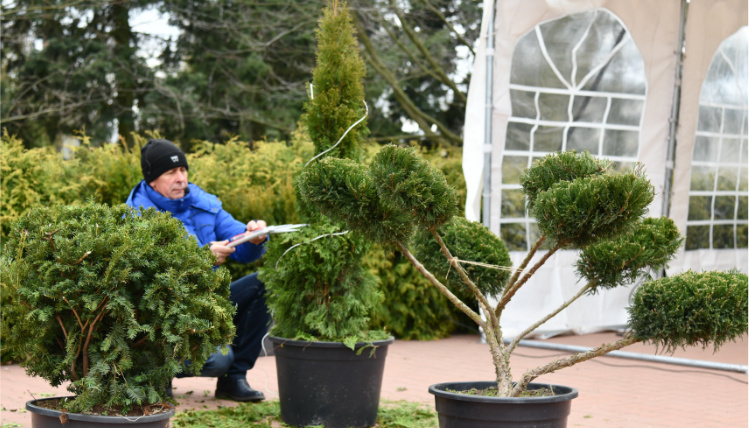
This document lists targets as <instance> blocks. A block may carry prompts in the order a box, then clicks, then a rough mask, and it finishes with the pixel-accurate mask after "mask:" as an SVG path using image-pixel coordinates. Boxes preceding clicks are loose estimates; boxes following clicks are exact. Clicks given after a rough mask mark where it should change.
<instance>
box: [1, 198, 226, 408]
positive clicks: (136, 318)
mask: <svg viewBox="0 0 749 428" xmlns="http://www.w3.org/2000/svg"><path fill="white" fill-rule="evenodd" d="M0 260H2V283H3V286H4V287H5V290H7V292H9V293H11V294H12V297H13V298H12V303H11V304H10V305H8V306H4V307H3V321H4V323H5V321H8V320H10V321H11V327H10V332H9V334H7V335H4V337H3V346H4V351H8V352H10V353H11V355H14V356H15V357H16V358H18V360H19V361H20V362H21V364H22V365H23V366H24V367H25V368H26V370H27V372H28V373H29V374H30V375H36V376H41V377H43V378H44V379H46V380H48V381H49V382H50V383H51V384H52V385H53V386H57V385H60V384H61V383H63V382H65V381H68V380H71V381H72V383H71V384H70V386H69V388H68V389H69V390H70V391H71V392H73V393H74V394H76V395H77V398H76V399H75V400H74V401H73V402H72V404H71V406H70V407H69V409H68V410H70V411H84V412H85V411H87V410H90V409H91V408H92V407H94V406H96V405H104V406H105V407H109V406H124V409H125V410H127V409H128V408H130V407H132V406H136V405H141V404H143V405H145V404H152V403H156V402H160V401H164V400H165V399H166V398H167V397H166V396H165V393H166V391H165V385H166V383H167V381H168V380H170V379H171V378H172V377H173V376H174V374H175V373H177V372H179V371H180V370H181V362H183V361H185V360H186V359H189V360H190V361H192V365H191V366H190V370H192V371H194V372H196V371H198V370H199V369H200V368H201V367H202V366H203V364H204V363H205V360H206V359H207V358H208V356H209V355H210V354H211V353H213V352H215V350H216V347H217V346H219V345H223V344H228V343H230V342H231V339H232V336H233V335H234V326H233V324H232V314H233V308H232V305H231V303H230V302H229V287H228V283H229V275H228V272H227V271H226V270H225V269H218V270H214V269H213V263H214V262H215V257H214V256H213V255H212V254H211V253H210V252H209V251H207V250H205V249H200V248H199V247H198V245H197V242H196V241H195V239H194V238H185V231H184V228H183V226H182V224H181V223H180V222H179V221H178V220H175V219H173V218H172V217H171V216H169V215H166V214H161V213H157V212H156V211H153V210H148V211H144V212H143V213H142V216H137V215H134V214H132V212H131V211H130V210H129V208H128V207H126V206H125V205H124V204H122V205H118V206H115V207H111V208H110V207H107V206H104V205H97V204H87V205H84V206H63V205H57V206H55V207H52V208H36V209H33V210H31V211H29V212H28V213H27V214H26V215H24V216H22V217H21V218H19V219H18V220H17V221H16V222H15V223H14V224H13V226H12V227H11V233H10V235H9V237H8V239H6V240H5V242H4V247H3V253H2V257H1V259H0Z"/></svg>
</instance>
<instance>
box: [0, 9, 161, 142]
mask: <svg viewBox="0 0 749 428" xmlns="http://www.w3.org/2000/svg"><path fill="white" fill-rule="evenodd" d="M149 3H152V1H151V0H139V1H135V2H129V3H122V2H111V1H101V0H100V1H93V2H85V3H81V2H74V3H73V2H65V1H60V2H52V4H49V3H44V4H39V3H38V2H33V1H18V2H15V4H14V5H13V7H10V8H5V10H4V11H3V21H2V46H3V48H2V50H3V63H2V70H3V76H2V77H3V85H2V87H3V88H2V102H1V103H0V104H1V107H0V109H1V110H0V125H2V126H3V127H5V128H7V129H8V130H9V132H10V133H12V134H17V135H18V136H19V137H21V138H22V139H23V140H24V141H25V142H26V144H27V145H29V146H43V145H49V144H55V143H59V141H60V137H61V136H62V135H72V134H73V132H74V131H76V130H80V129H85V130H86V132H87V133H88V134H89V135H90V136H92V137H93V138H94V140H96V141H107V140H109V139H110V137H111V136H112V133H113V131H115V130H117V132H118V133H119V134H120V135H122V136H123V137H125V138H127V139H128V141H130V142H131V143H132V140H131V137H130V133H131V132H132V131H134V130H135V128H136V124H135V113H134V110H133V108H134V107H135V106H136V105H137V104H142V101H143V95H144V94H145V93H146V92H148V91H150V85H151V81H152V71H151V70H150V69H149V68H148V67H147V66H146V63H145V59H144V58H141V57H139V56H138V55H137V54H136V53H137V48H138V46H139V43H140V42H139V40H138V35H136V34H135V33H134V32H133V31H132V28H131V27H130V23H129V14H130V11H131V10H132V9H137V8H140V7H143V6H146V5H147V4H149Z"/></svg>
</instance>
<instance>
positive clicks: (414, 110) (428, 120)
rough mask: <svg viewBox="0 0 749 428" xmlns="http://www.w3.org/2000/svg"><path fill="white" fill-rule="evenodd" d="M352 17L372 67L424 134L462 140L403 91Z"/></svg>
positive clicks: (357, 20) (452, 140) (355, 19)
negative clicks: (433, 126) (422, 109)
mask: <svg viewBox="0 0 749 428" xmlns="http://www.w3.org/2000/svg"><path fill="white" fill-rule="evenodd" d="M351 18H352V21H353V22H354V25H355V26H356V32H357V36H358V38H359V41H361V42H362V45H364V49H365V51H366V53H367V55H368V57H369V64H370V65H371V66H372V68H374V69H375V71H376V72H377V74H379V75H380V76H382V78H383V79H384V80H385V81H386V82H387V83H388V85H389V86H390V88H391V89H392V90H393V95H394V96H395V99H396V100H398V103H399V104H400V105H401V107H402V108H403V110H404V111H405V112H406V114H407V115H408V116H409V117H410V118H411V119H412V120H413V121H414V122H416V123H417V124H418V125H419V128H421V130H422V131H424V135H426V136H427V137H428V138H430V139H434V140H447V141H448V142H451V143H460V142H462V141H463V140H462V138H460V136H459V135H457V134H455V133H453V132H452V131H450V130H449V129H448V128H447V127H446V126H445V125H444V124H442V123H441V122H439V121H438V120H437V119H435V118H433V117H431V116H429V115H428V114H426V113H424V112H422V111H421V110H419V108H418V107H416V105H415V104H414V103H413V101H411V99H410V98H409V97H408V95H406V93H405V92H404V91H403V88H401V86H400V84H399V83H398V79H396V78H395V76H394V75H393V73H392V72H391V71H390V69H389V68H388V67H387V66H386V65H385V64H384V63H383V62H382V59H380V56H379V54H378V53H377V50H375V48H374V45H373V44H372V41H371V40H370V39H369V37H368V36H367V34H366V31H365V30H364V27H363V26H362V24H361V22H360V21H359V19H358V17H357V16H356V14H355V13H352V14H351ZM432 124H434V125H436V126H437V129H439V130H440V132H441V134H436V133H435V132H434V131H432Z"/></svg>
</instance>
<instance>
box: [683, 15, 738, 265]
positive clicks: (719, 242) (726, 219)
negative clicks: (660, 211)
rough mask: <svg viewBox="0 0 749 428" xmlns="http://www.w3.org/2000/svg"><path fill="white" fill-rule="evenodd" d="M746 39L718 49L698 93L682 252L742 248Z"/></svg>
mask: <svg viewBox="0 0 749 428" xmlns="http://www.w3.org/2000/svg"><path fill="white" fill-rule="evenodd" d="M747 36H749V30H747V27H744V28H743V29H741V30H740V31H738V32H737V33H736V34H734V35H733V36H731V37H729V38H727V39H726V40H724V41H723V43H721V45H720V48H718V51H717V52H716V53H715V55H714V56H713V60H712V62H711V63H710V68H709V69H708V72H707V76H706V78H705V81H704V82H703V84H702V90H701V91H700V101H699V103H700V105H699V115H698V117H697V132H696V133H695V140H694V149H693V152H692V177H691V181H690V187H689V214H688V215H687V240H686V249H687V250H698V249H701V248H704V249H733V248H747V217H748V215H747V199H748V198H747V195H749V192H747V48H748V46H747Z"/></svg>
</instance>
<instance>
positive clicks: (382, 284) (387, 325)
mask: <svg viewBox="0 0 749 428" xmlns="http://www.w3.org/2000/svg"><path fill="white" fill-rule="evenodd" d="M364 265H365V267H366V268H367V269H368V270H369V271H370V272H372V273H373V274H374V275H375V277H376V278H377V283H378V287H379V289H380V290H381V291H382V293H383V295H384V297H385V301H384V302H383V304H382V306H381V307H380V308H379V310H378V311H376V312H374V313H373V314H372V326H373V327H374V328H383V329H387V331H388V333H390V334H392V335H393V336H395V337H396V338H398V339H405V340H435V339H441V338H444V337H448V336H449V335H450V333H452V332H454V331H456V330H457V329H458V328H459V325H461V324H462V325H463V326H467V327H468V328H469V329H475V323H474V322H473V321H471V320H470V319H469V318H468V317H467V316H466V315H465V314H463V312H460V310H458V309H457V308H456V307H455V306H454V305H453V304H452V303H450V302H449V301H448V300H447V298H446V297H445V296H443V295H442V293H440V292H439V290H437V289H436V288H435V287H434V286H432V284H430V283H429V281H428V280H427V279H426V278H424V277H423V276H422V275H421V273H419V271H417V270H416V269H415V268H414V267H413V265H412V264H411V262H409V261H408V260H407V259H406V258H405V257H404V256H403V255H402V254H401V253H400V252H398V251H389V250H387V249H383V248H382V247H380V246H379V245H376V244H375V245H373V246H372V250H370V251H369V253H368V254H367V256H366V257H365V258H364Z"/></svg>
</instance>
